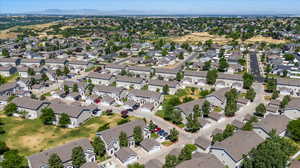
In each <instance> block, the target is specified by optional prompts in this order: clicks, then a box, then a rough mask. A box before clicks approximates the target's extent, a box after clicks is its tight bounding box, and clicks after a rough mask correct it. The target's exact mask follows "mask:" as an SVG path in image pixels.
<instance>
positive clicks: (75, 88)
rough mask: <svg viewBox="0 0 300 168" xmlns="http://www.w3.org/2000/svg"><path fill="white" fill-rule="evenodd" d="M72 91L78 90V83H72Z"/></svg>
mask: <svg viewBox="0 0 300 168" xmlns="http://www.w3.org/2000/svg"><path fill="white" fill-rule="evenodd" d="M72 91H73V92H78V85H77V83H74V84H73V87H72Z"/></svg>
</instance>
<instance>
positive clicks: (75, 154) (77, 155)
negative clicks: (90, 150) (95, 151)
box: [71, 146, 86, 168]
mask: <svg viewBox="0 0 300 168" xmlns="http://www.w3.org/2000/svg"><path fill="white" fill-rule="evenodd" d="M71 158H72V165H73V166H74V168H80V167H81V166H82V165H83V164H84V163H86V160H85V154H84V151H83V149H82V147H80V146H78V147H75V148H73V149H72V156H71Z"/></svg>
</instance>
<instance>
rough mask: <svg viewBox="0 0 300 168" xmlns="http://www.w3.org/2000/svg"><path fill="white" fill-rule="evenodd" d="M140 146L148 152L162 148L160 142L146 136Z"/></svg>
mask: <svg viewBox="0 0 300 168" xmlns="http://www.w3.org/2000/svg"><path fill="white" fill-rule="evenodd" d="M140 146H141V147H142V148H143V149H144V150H145V151H147V152H148V153H153V152H157V151H159V150H160V149H161V147H160V144H159V143H158V142H157V141H155V140H154V139H150V138H146V139H144V140H143V141H142V142H141V143H140Z"/></svg>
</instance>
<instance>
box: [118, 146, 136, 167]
mask: <svg viewBox="0 0 300 168" xmlns="http://www.w3.org/2000/svg"><path fill="white" fill-rule="evenodd" d="M115 155H116V157H117V158H118V159H119V160H120V161H121V162H123V163H124V162H126V161H127V159H129V158H130V157H132V156H137V154H136V153H135V152H134V151H133V150H132V149H130V148H121V149H120V150H119V151H118V152H116V153H115Z"/></svg>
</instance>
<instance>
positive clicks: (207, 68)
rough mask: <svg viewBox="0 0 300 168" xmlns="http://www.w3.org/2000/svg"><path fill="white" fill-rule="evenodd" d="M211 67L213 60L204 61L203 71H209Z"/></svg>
mask: <svg viewBox="0 0 300 168" xmlns="http://www.w3.org/2000/svg"><path fill="white" fill-rule="evenodd" d="M210 68H211V61H206V62H204V65H203V67H202V70H203V71H209V70H210Z"/></svg>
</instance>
